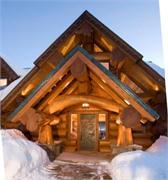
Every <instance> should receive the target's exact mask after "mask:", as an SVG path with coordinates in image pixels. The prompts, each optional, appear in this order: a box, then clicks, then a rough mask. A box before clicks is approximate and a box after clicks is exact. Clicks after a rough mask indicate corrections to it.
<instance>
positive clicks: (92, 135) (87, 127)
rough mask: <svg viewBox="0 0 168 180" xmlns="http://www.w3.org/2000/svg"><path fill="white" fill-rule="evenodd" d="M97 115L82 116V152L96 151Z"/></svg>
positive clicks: (80, 144)
mask: <svg viewBox="0 0 168 180" xmlns="http://www.w3.org/2000/svg"><path fill="white" fill-rule="evenodd" d="M96 129H97V128H96V114H80V142H79V148H80V150H86V151H95V150H96V147H97V132H96Z"/></svg>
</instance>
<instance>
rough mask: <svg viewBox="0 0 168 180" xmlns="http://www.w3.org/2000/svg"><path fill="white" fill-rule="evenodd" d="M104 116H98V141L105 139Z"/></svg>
mask: <svg viewBox="0 0 168 180" xmlns="http://www.w3.org/2000/svg"><path fill="white" fill-rule="evenodd" d="M106 135H107V134H106V114H99V139H106Z"/></svg>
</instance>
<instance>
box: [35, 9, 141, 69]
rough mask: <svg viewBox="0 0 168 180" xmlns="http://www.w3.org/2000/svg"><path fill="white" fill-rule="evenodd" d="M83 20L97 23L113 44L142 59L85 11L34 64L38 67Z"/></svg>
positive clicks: (135, 51)
mask: <svg viewBox="0 0 168 180" xmlns="http://www.w3.org/2000/svg"><path fill="white" fill-rule="evenodd" d="M83 19H86V20H87V21H92V23H94V24H96V23H98V25H97V26H98V27H99V28H101V29H103V31H106V32H105V34H106V35H107V36H110V38H112V40H113V41H115V43H117V44H118V43H120V44H119V46H120V48H122V49H127V50H126V51H129V54H130V55H131V56H132V57H133V58H135V59H137V60H140V59H142V58H143V56H142V55H141V54H140V53H139V52H138V51H137V50H136V49H134V48H133V47H132V46H130V45H129V44H128V43H127V42H126V41H124V40H123V39H122V38H121V37H119V36H118V35H117V34H116V33H114V32H113V31H112V30H110V29H109V28H108V27H107V26H105V25H104V24H103V23H102V22H101V21H99V20H98V19H97V18H96V17H95V16H93V15H92V14H91V13H90V12H88V11H87V10H85V11H84V12H83V13H82V14H81V15H80V16H79V17H78V18H77V19H76V20H75V21H74V22H73V23H72V24H71V25H70V26H69V27H68V28H67V29H66V30H65V31H64V32H63V33H62V34H61V35H60V36H59V37H58V38H57V39H56V40H55V41H54V42H53V43H52V44H51V45H50V46H49V47H48V48H47V49H46V50H45V51H44V52H43V53H42V54H41V55H40V56H39V57H38V58H37V59H36V60H35V61H34V64H35V65H38V64H39V63H40V62H41V60H42V59H43V57H46V56H48V54H50V52H51V50H52V49H53V48H54V47H55V46H56V45H57V44H59V43H60V42H61V40H62V39H63V38H64V36H65V34H67V33H69V32H70V31H73V28H75V27H76V26H77V25H78V23H80V22H81V21H82V20H83Z"/></svg>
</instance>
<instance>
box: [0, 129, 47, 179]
mask: <svg viewBox="0 0 168 180" xmlns="http://www.w3.org/2000/svg"><path fill="white" fill-rule="evenodd" d="M0 134H1V136H2V143H3V155H4V165H5V177H6V178H5V179H6V180H28V179H31V180H47V179H50V178H49V176H48V175H47V174H45V172H44V171H43V170H42V167H44V166H45V165H47V164H48V163H49V162H50V161H49V159H48V156H47V154H46V152H45V151H44V150H43V149H42V148H41V147H39V146H38V145H36V144H35V143H33V142H31V141H29V140H27V139H26V137H25V136H24V135H23V134H22V133H21V132H20V131H19V130H16V129H11V130H0Z"/></svg>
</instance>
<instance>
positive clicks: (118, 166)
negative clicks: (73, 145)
mask: <svg viewBox="0 0 168 180" xmlns="http://www.w3.org/2000/svg"><path fill="white" fill-rule="evenodd" d="M0 135H1V137H2V143H3V156H4V157H3V158H4V164H5V176H6V177H5V180H56V179H60V178H62V179H64V177H65V178H68V179H73V178H74V177H82V178H83V177H86V176H87V177H88V180H89V179H92V178H93V177H97V178H98V179H99V178H100V177H101V178H107V177H108V178H110V176H109V175H111V176H112V179H113V180H168V137H166V136H161V137H160V138H159V139H158V140H157V141H156V142H155V143H154V144H153V145H152V146H151V147H150V148H149V149H147V151H140V150H138V151H132V152H126V153H121V154H119V155H118V156H116V157H115V158H114V159H113V160H112V161H111V162H109V161H106V162H102V163H98V162H96V163H95V162H92V163H86V162H81V161H80V162H73V161H59V160H56V161H54V162H52V163H50V161H49V159H48V157H47V154H46V152H45V151H44V150H43V149H42V148H41V147H39V146H38V145H37V144H35V143H33V142H31V141H29V140H27V139H26V137H25V136H24V135H23V134H22V133H21V132H20V131H19V130H16V129H12V130H0ZM78 156H79V155H78ZM73 157H74V156H73ZM78 160H79V158H78ZM59 177H60V178H59Z"/></svg>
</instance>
